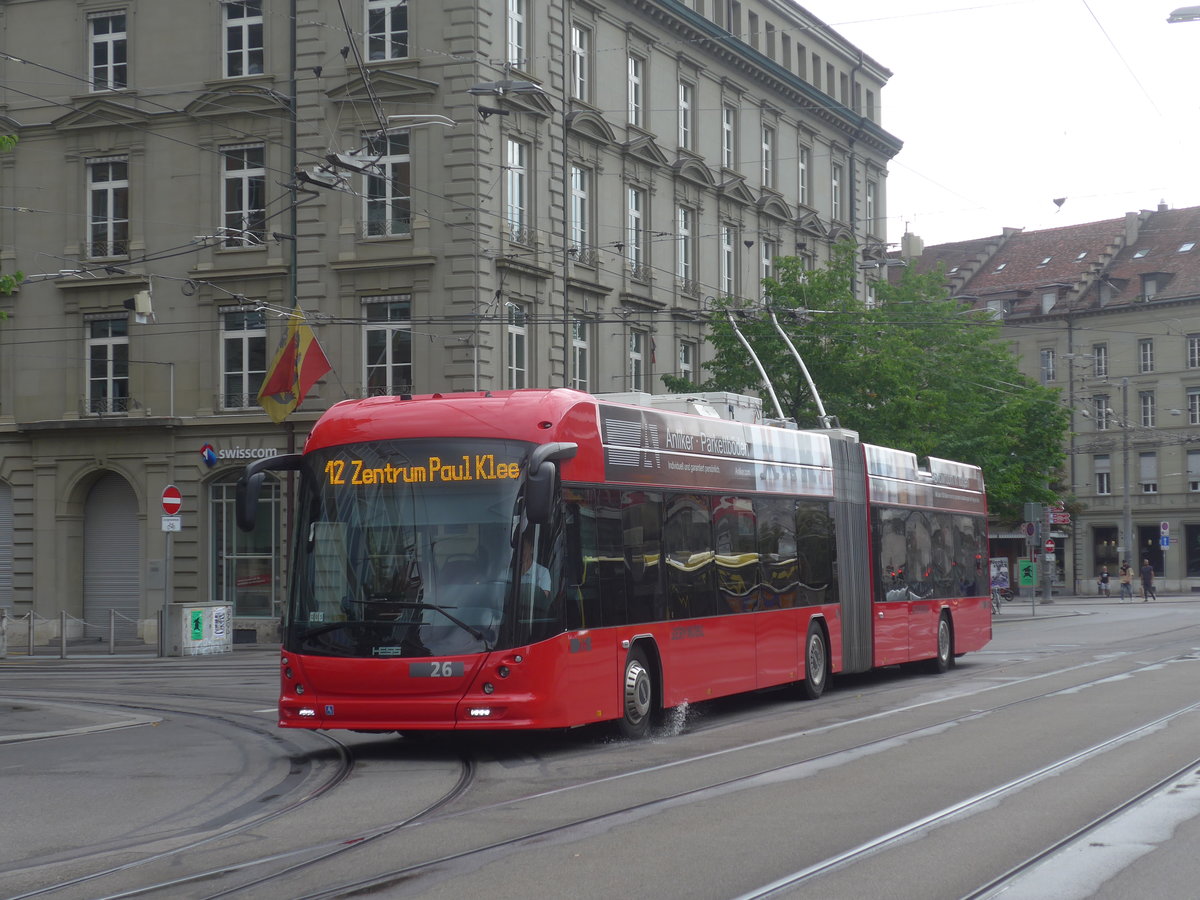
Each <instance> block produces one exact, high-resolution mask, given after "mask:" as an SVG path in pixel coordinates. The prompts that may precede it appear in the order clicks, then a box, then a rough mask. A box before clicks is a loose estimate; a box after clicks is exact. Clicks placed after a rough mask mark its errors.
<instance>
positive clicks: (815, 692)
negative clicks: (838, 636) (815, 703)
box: [800, 622, 829, 700]
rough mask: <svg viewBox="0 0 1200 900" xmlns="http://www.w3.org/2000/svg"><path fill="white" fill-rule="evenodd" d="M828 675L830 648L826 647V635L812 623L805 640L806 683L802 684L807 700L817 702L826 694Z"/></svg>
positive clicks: (809, 625) (802, 692)
mask: <svg viewBox="0 0 1200 900" xmlns="http://www.w3.org/2000/svg"><path fill="white" fill-rule="evenodd" d="M828 675H829V648H828V647H826V646H825V633H824V632H823V631H821V626H820V625H818V624H817V623H816V622H810V623H809V624H808V636H807V637H805V638H804V681H802V682H801V683H800V690H801V695H802V696H803V697H804V699H805V700H816V699H818V698H819V697H820V696H821V695H822V694H823V693H825V682H826V681H827V680H828Z"/></svg>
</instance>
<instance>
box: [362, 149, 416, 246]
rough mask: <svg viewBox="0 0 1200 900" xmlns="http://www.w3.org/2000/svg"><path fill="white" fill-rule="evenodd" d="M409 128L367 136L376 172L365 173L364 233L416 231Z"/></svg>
mask: <svg viewBox="0 0 1200 900" xmlns="http://www.w3.org/2000/svg"><path fill="white" fill-rule="evenodd" d="M408 136H409V134H408V130H407V129H405V130H402V131H395V132H392V133H391V134H388V135H385V136H382V137H380V136H378V135H375V136H367V137H366V142H367V151H368V153H370V154H371V160H372V163H373V166H372V168H373V171H372V172H371V173H370V174H366V175H363V218H364V220H365V221H364V224H363V236H364V237H383V236H396V235H407V234H411V233H412V194H411V188H410V187H409V184H410V175H411V171H412V157H411V154H410V152H409V140H408Z"/></svg>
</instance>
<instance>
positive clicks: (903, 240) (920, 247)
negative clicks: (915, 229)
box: [900, 231, 925, 259]
mask: <svg viewBox="0 0 1200 900" xmlns="http://www.w3.org/2000/svg"><path fill="white" fill-rule="evenodd" d="M924 252H925V242H924V241H923V240H921V239H920V238H919V237H917V236H916V235H915V234H912V233H911V232H908V231H906V232H904V234H903V235H901V236H900V258H901V259H918V258H920V256H921V254H922V253H924Z"/></svg>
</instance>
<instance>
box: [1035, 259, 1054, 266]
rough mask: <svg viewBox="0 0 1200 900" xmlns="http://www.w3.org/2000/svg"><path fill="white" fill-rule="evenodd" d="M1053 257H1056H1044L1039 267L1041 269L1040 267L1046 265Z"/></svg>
mask: <svg viewBox="0 0 1200 900" xmlns="http://www.w3.org/2000/svg"><path fill="white" fill-rule="evenodd" d="M1052 259H1054V257H1053V256H1047V257H1046V258H1045V259H1043V260H1042V261H1041V262H1040V263H1038V264H1037V267H1038V268H1039V269H1040V268H1042V267H1044V266H1046V265H1047V264H1048V263H1049V262H1050V260H1052Z"/></svg>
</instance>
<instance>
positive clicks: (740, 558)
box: [712, 497, 760, 612]
mask: <svg viewBox="0 0 1200 900" xmlns="http://www.w3.org/2000/svg"><path fill="white" fill-rule="evenodd" d="M712 510H713V532H714V534H715V535H716V551H717V556H716V561H717V590H718V592H719V593H720V595H721V602H722V603H723V604H724V606H725V609H724V610H723V611H724V612H750V611H751V610H755V609H758V608H759V599H760V598H759V577H758V547H757V538H756V536H755V535H756V528H755V517H754V504H752V503H751V502H750V500H748V499H747V498H745V497H713V498H712Z"/></svg>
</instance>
